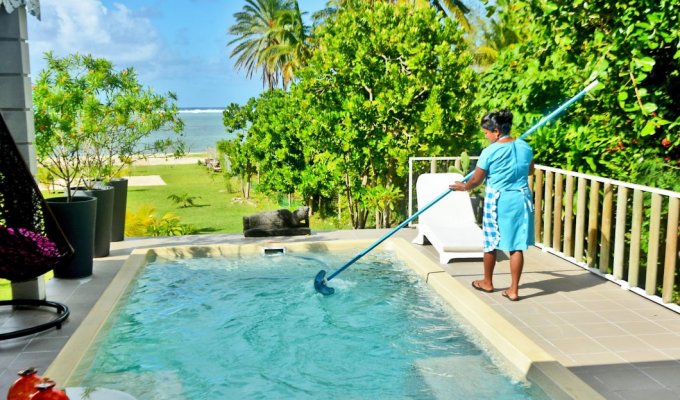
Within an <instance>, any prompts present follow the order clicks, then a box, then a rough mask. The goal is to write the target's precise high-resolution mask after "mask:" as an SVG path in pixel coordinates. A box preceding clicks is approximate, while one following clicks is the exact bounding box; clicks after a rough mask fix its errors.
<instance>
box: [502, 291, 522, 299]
mask: <svg viewBox="0 0 680 400" xmlns="http://www.w3.org/2000/svg"><path fill="white" fill-rule="evenodd" d="M501 295H502V296H503V297H505V298H506V299H508V300H510V301H517V300H519V296H518V295H517V294H514V295H513V294H510V293H508V291H507V290H504V291H503V293H501Z"/></svg>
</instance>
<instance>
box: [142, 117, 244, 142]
mask: <svg viewBox="0 0 680 400" xmlns="http://www.w3.org/2000/svg"><path fill="white" fill-rule="evenodd" d="M223 111H224V108H219V107H180V108H179V114H180V118H181V119H182V121H184V134H183V137H182V140H183V141H184V145H185V150H186V152H187V153H203V152H210V151H214V150H215V149H216V147H217V142H218V141H219V140H225V139H232V138H234V137H235V135H234V134H227V132H226V130H225V128H224V124H223V122H222V112H223ZM167 138H175V135H174V134H173V133H171V132H168V131H167V130H161V131H155V132H153V133H152V134H151V135H150V136H149V137H148V138H146V139H145V140H144V143H152V142H153V141H155V140H159V139H167Z"/></svg>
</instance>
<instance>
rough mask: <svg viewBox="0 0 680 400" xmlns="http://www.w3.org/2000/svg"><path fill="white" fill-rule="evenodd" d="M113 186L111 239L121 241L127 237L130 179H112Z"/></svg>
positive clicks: (110, 184) (110, 182)
mask: <svg viewBox="0 0 680 400" xmlns="http://www.w3.org/2000/svg"><path fill="white" fill-rule="evenodd" d="M108 185H109V186H113V189H114V190H113V218H112V220H111V241H112V242H120V241H122V240H124V239H125V212H126V210H127V189H128V180H127V179H124V178H121V179H111V180H110V181H109V183H108Z"/></svg>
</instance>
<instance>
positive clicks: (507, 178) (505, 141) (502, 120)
mask: <svg viewBox="0 0 680 400" xmlns="http://www.w3.org/2000/svg"><path fill="white" fill-rule="evenodd" d="M511 127H512V113H511V112H510V111H506V110H503V111H497V112H490V113H488V114H486V115H485V116H484V117H483V118H482V129H483V130H484V135H485V136H486V138H487V139H488V140H489V141H490V142H491V144H490V145H489V146H488V147H486V148H485V149H484V150H483V151H482V154H481V155H480V156H479V161H478V162H477V167H476V168H475V172H474V174H473V175H472V178H470V180H469V181H468V182H466V183H462V182H455V183H453V184H452V185H450V186H449V187H450V188H451V189H454V190H459V191H466V190H472V189H474V188H475V187H477V186H479V185H480V184H481V183H482V182H483V181H484V180H485V179H486V194H485V196H484V217H483V220H482V225H483V226H482V229H483V231H484V279H482V280H478V281H473V282H472V286H473V287H474V288H475V289H477V290H481V291H484V292H489V293H490V292H492V291H493V290H494V286H493V270H494V267H495V266H496V250H497V249H500V250H504V251H508V252H510V273H511V277H512V282H511V284H510V287H509V288H508V289H507V290H504V291H503V293H502V294H503V296H504V297H506V298H508V299H509V300H511V301H517V300H519V279H520V276H521V275H522V268H523V267H524V253H523V250H526V249H527V248H528V247H529V245H532V244H534V207H533V202H532V196H531V191H530V190H529V182H528V177H529V175H530V174H532V173H533V171H534V161H533V150H532V149H531V146H529V144H527V143H526V142H525V141H523V140H521V139H519V140H515V139H513V138H512V137H510V128H511Z"/></svg>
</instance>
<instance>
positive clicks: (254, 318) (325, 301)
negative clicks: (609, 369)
mask: <svg viewBox="0 0 680 400" xmlns="http://www.w3.org/2000/svg"><path fill="white" fill-rule="evenodd" d="M352 255H353V254H352V253H343V252H338V253H334V254H333V255H332V256H331V255H327V254H323V253H316V254H313V255H305V256H295V255H285V256H267V257H265V256H259V255H253V256H246V257H242V258H224V259H223V258H198V259H189V260H179V261H164V262H156V263H151V264H149V265H148V266H146V268H145V269H144V270H143V272H142V273H141V275H140V277H139V278H138V280H137V281H136V283H135V285H134V288H133V289H132V292H131V294H130V296H129V299H128V300H127V304H125V305H124V306H123V307H121V308H120V309H119V311H118V312H117V313H116V315H115V316H114V317H113V318H114V319H113V321H112V326H111V329H110V331H109V332H108V334H107V336H106V337H105V339H104V340H103V341H102V343H100V345H99V346H97V348H98V350H97V353H96V355H95V358H94V361H93V363H92V365H91V368H90V369H89V372H87V374H86V377H85V380H84V382H82V383H81V385H80V386H101V387H108V388H112V389H118V390H123V391H126V392H129V393H131V394H132V395H134V396H136V397H137V398H138V399H159V400H162V399H195V400H205V399H212V398H219V399H319V398H337V399H423V400H427V399H443V398H446V399H471V398H475V399H484V398H493V399H501V400H503V399H538V398H545V397H544V395H543V394H542V392H541V391H540V389H538V388H536V387H535V386H534V385H530V384H527V383H519V382H512V381H511V380H510V379H508V378H507V377H505V376H504V375H502V373H501V372H500V371H499V370H498V368H497V367H495V366H494V363H493V362H492V360H491V359H490V358H489V357H488V356H487V355H486V354H485V353H484V352H483V351H482V350H480V349H479V348H478V347H477V346H476V345H475V344H473V343H472V342H471V341H470V340H469V339H467V338H466V336H465V334H464V331H463V329H462V328H461V327H460V326H458V324H457V323H456V322H455V319H454V317H453V315H452V314H451V312H450V310H449V309H448V308H447V307H446V306H445V305H444V304H443V303H442V302H441V300H439V299H438V297H436V295H433V294H432V293H431V292H430V291H429V289H427V287H426V286H424V284H423V283H422V281H421V280H420V279H419V278H418V277H416V276H415V274H414V273H413V272H412V271H411V270H410V269H408V268H407V267H405V266H403V265H402V264H401V262H400V261H398V260H396V259H394V258H393V256H392V255H391V254H390V253H376V254H369V255H367V256H366V257H364V258H363V259H361V260H360V261H359V262H358V263H357V264H355V265H353V266H352V268H350V269H348V270H346V271H345V272H343V274H342V275H339V276H338V277H337V278H335V279H333V280H332V281H331V286H333V287H335V288H336V294H334V295H332V296H328V297H323V296H322V295H320V294H318V293H316V292H315V291H314V289H313V285H312V282H313V278H314V275H316V272H318V270H319V269H321V268H324V269H327V270H335V269H336V268H337V267H339V266H340V265H342V263H343V262H345V261H346V260H348V259H350V258H351V256H352ZM334 264H338V265H334Z"/></svg>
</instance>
